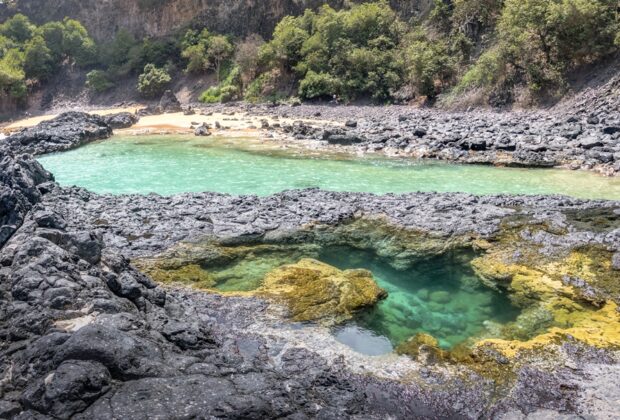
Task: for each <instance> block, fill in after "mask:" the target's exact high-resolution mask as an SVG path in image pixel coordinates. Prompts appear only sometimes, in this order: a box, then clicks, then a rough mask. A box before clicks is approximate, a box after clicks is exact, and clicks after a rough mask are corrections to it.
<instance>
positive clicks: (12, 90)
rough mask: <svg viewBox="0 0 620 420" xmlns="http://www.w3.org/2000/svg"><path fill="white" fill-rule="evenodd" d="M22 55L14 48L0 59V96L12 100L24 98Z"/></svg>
mask: <svg viewBox="0 0 620 420" xmlns="http://www.w3.org/2000/svg"><path fill="white" fill-rule="evenodd" d="M23 68H24V54H23V53H22V52H21V51H19V50H18V49H16V48H13V49H10V50H8V51H7V52H6V53H5V54H4V55H3V56H2V58H0V94H2V95H4V96H8V97H10V98H13V99H24V98H25V97H26V92H27V89H26V83H25V78H26V75H25V73H24V69H23Z"/></svg>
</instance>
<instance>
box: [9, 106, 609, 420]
mask: <svg viewBox="0 0 620 420" xmlns="http://www.w3.org/2000/svg"><path fill="white" fill-rule="evenodd" d="M64 121H65V123H64V125H66V126H67V130H69V129H73V128H72V127H73V122H74V119H73V118H71V119H66V120H64ZM49 127H50V130H54V131H57V130H60V129H61V127H59V126H49ZM40 128H41V127H40ZM73 133H74V134H73V137H72V139H69V138H67V141H66V142H62V143H49V144H47V145H46V146H45V147H42V148H40V150H45V151H52V150H54V147H56V148H57V150H64V149H65V148H66V147H67V145H69V144H72V145H79V144H80V143H81V141H82V135H81V134H82V131H81V130H74V131H73ZM43 138H47V137H43ZM11 144H15V145H17V146H19V144H21V142H15V143H11V142H10V141H9V146H10V145H11ZM54 145H55V146H54ZM18 150H19V147H18ZM34 150H38V148H36V147H34ZM0 153H2V158H1V159H0V162H2V163H1V164H0V169H2V171H1V172H0V181H1V184H0V191H2V193H1V194H2V196H1V197H2V198H0V203H2V204H1V206H2V207H0V209H1V210H3V212H2V213H0V214H1V215H2V217H3V219H2V220H1V221H0V222H1V224H2V225H3V227H2V229H3V231H4V229H5V228H4V226H10V227H9V229H11V231H10V233H9V235H8V236H7V237H6V239H4V241H5V242H4V243H0V418H16V419H20V420H24V419H32V418H37V419H46V418H61V419H108V418H123V419H134V418H135V419H137V418H174V417H186V418H202V417H211V416H212V417H216V418H218V417H225V418H277V417H283V418H285V417H288V418H369V419H373V418H377V419H379V418H386V417H390V418H428V417H440V418H444V417H450V418H481V417H483V418H494V417H498V418H500V417H502V416H503V415H504V414H506V415H507V417H508V418H511V417H516V418H522V417H523V415H524V414H530V413H536V414H535V415H536V416H541V415H546V416H548V417H549V418H558V417H560V416H561V414H575V415H582V416H587V415H594V416H600V417H613V415H614V414H615V410H617V407H616V405H615V404H616V401H617V396H618V393H620V391H619V390H618V386H617V374H618V363H619V355H618V352H617V346H618V341H617V340H619V339H620V338H619V337H618V336H617V331H616V329H615V326H616V325H617V317H618V311H617V309H616V308H617V304H618V302H620V290H619V289H618V282H617V279H618V271H617V269H616V268H614V264H615V263H614V262H613V261H616V260H617V259H618V258H617V255H618V253H619V251H620V226H619V225H618V223H619V222H618V220H619V217H620V205H619V203H618V202H609V201H585V200H577V199H570V198H566V197H545V196H498V197H477V196H472V195H467V194H433V193H418V194H407V195H401V196H396V195H388V196H383V197H380V196H375V195H371V194H354V193H336V192H325V191H319V190H304V191H288V192H283V193H281V194H277V195H274V196H270V197H255V196H244V197H234V196H229V195H223V194H214V193H201V194H182V195H178V196H174V197H160V196H156V195H150V196H136V195H134V196H99V195H97V194H93V193H90V192H88V191H85V190H83V189H80V188H61V187H59V186H58V185H56V184H54V183H52V182H50V181H51V179H52V178H51V176H50V175H49V174H47V173H46V172H45V171H44V170H43V169H42V168H41V167H40V165H38V164H36V162H34V161H33V159H32V158H31V157H29V156H14V155H13V154H11V153H10V149H8V148H7V147H4V148H2V149H0ZM4 197H9V199H7V200H5V199H4ZM10 197H16V200H14V202H15V203H16V204H15V205H13V204H12V202H11V201H10V200H11V198H10ZM5 214H7V215H8V218H6V220H5ZM205 238H207V239H208V240H209V241H211V242H215V243H219V244H222V245H225V246H235V245H240V244H253V245H256V244H260V243H271V244H274V243H282V244H292V243H300V242H302V243H303V242H304V241H311V240H316V241H317V243H321V242H322V241H340V242H342V241H343V240H346V241H349V242H351V243H352V244H353V245H355V246H356V247H360V248H364V247H368V249H374V250H376V251H377V252H380V253H381V254H382V255H385V256H389V257H393V258H394V260H395V262H396V263H398V264H402V265H406V264H410V263H412V262H413V261H415V258H419V257H421V256H424V255H434V254H436V253H440V252H444V251H445V250H446V249H450V248H452V247H463V246H470V247H477V249H480V250H487V251H488V252H487V253H486V254H485V257H484V258H483V259H482V260H480V261H479V262H478V264H477V267H479V269H480V270H481V271H482V272H483V275H484V277H485V279H487V281H491V282H492V281H498V282H505V283H507V284H508V285H511V287H513V288H514V289H515V290H516V293H517V295H516V296H517V297H523V298H524V299H526V300H536V299H541V298H544V299H547V298H550V297H551V298H553V299H560V298H561V299H562V302H559V303H561V304H562V308H560V309H561V310H560V311H559V312H558V316H563V315H564V314H566V312H565V311H564V309H565V308H567V307H569V308H570V316H571V317H576V316H577V315H578V314H579V313H585V315H584V316H583V317H580V318H581V319H579V320H578V321H579V322H582V323H583V325H582V324H579V325H578V326H577V328H580V329H581V328H583V329H584V331H586V332H587V334H584V335H583V336H581V335H576V336H573V335H571V334H570V333H564V334H563V333H562V331H554V334H553V336H552V337H551V339H549V338H545V336H544V335H542V336H541V337H542V338H540V337H539V338H538V339H534V340H530V341H524V342H522V344H519V343H521V342H512V341H508V342H505V341H501V342H492V341H491V342H485V343H483V344H481V345H480V346H479V347H477V348H476V349H475V350H474V353H473V354H472V355H469V356H467V358H463V359H460V360H461V362H460V364H456V365H455V364H453V362H446V363H443V362H442V363H441V364H440V365H436V363H439V362H440V360H439V356H438V358H436V359H435V358H431V357H428V356H429V351H428V349H420V348H419V347H416V348H415V349H411V353H416V352H417V353H419V354H424V355H426V356H425V358H417V359H416V360H415V361H414V360H412V359H407V358H405V357H401V358H397V359H381V360H380V361H379V363H377V362H376V361H373V360H376V359H373V358H368V357H366V358H364V357H361V356H359V355H355V354H353V353H352V352H350V351H346V350H345V349H343V348H342V346H338V345H337V344H336V343H335V341H334V340H333V339H330V338H329V337H330V336H329V334H327V333H326V331H325V330H322V329H320V328H318V329H317V328H310V329H306V330H301V329H300V328H299V327H298V326H297V327H294V326H291V325H289V324H288V323H286V322H283V320H282V318H280V317H279V316H277V314H274V311H273V308H270V306H269V305H268V304H267V303H266V302H264V301H263V300H261V299H258V298H256V297H230V296H228V297H227V296H221V295H218V294H212V293H204V292H200V291H195V290H191V289H187V288H173V287H166V288H163V287H161V286H160V285H158V284H157V283H155V282H153V280H152V279H151V278H150V277H148V276H147V275H145V274H143V273H141V272H140V271H138V270H136V268H135V267H134V266H133V265H132V263H131V260H130V259H131V258H137V257H153V256H156V255H158V254H160V253H165V252H166V251H167V250H169V249H170V248H174V247H175V246H179V245H180V243H181V242H191V243H193V244H196V243H199V242H198V241H199V240H201V239H202V240H205ZM373 247H374V248H373ZM532 252H538V253H540V254H541V255H543V256H544V258H549V259H550V261H549V262H548V264H546V265H544V266H540V267H539V266H536V267H531V265H532V264H534V265H536V261H535V260H534V261H532V260H530V257H531V256H532V254H531V253H532ZM575 252H576V253H577V254H578V255H577V257H578V258H576V260H575V261H573V260H572V259H570V258H569V260H566V261H565V260H564V259H563V258H566V255H569V256H572V255H574V253H575ZM571 258H572V257H571ZM532 270H541V272H543V271H544V273H545V274H546V275H548V276H550V277H549V278H548V279H547V278H545V279H544V281H543V282H541V286H543V287H542V290H539V289H538V288H537V287H535V286H536V285H537V284H538V283H537V281H538V279H537V277H536V276H533V275H531V271H532ZM597 270H599V271H600V270H602V271H603V272H604V273H605V274H606V275H605V276H603V277H600V276H596V272H597ZM614 270H615V271H614ZM565 273H566V274H567V275H566V279H565V281H564V277H563V274H565ZM593 273H594V274H593ZM556 276H560V277H561V280H560V281H558V280H557V279H556ZM526 286H529V287H526ZM519 288H522V289H519ZM541 292H542V293H541ZM566 299H568V300H566ZM584 302H585V303H584ZM603 302H605V303H606V304H605V306H602V303H603ZM543 303H547V302H546V301H545V302H543ZM597 305H598V306H597ZM599 307H600V309H599ZM584 311H585V312H584ZM589 319H593V320H594V322H595V324H588V323H587V320H589ZM606 319H613V320H614V322H615V323H614V324H609V323H608V322H607V323H606ZM525 321H527V322H531V317H529V318H528V319H527V320H524V322H525ZM601 326H604V328H603V327H601ZM599 330H601V331H599ZM566 331H569V332H574V331H572V330H566ZM599 332H602V333H601V334H599ZM418 341H423V343H421V344H420V346H421V345H424V346H427V347H432V340H418ZM414 344H415V343H414ZM612 344H613V345H612ZM441 357H443V356H441ZM403 369H404V370H403ZM404 372H406V373H407V375H404ZM405 377H406V378H408V379H409V380H402V378H405ZM394 378H396V379H394Z"/></svg>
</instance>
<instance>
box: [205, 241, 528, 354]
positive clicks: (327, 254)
mask: <svg viewBox="0 0 620 420" xmlns="http://www.w3.org/2000/svg"><path fill="white" fill-rule="evenodd" d="M473 256H474V255H473V253H470V252H464V251H461V252H449V253H446V254H445V255H442V256H441V257H436V258H433V259H430V260H424V261H420V262H418V263H417V264H415V266H414V267H413V268H410V269H407V270H397V269H395V268H394V267H392V266H391V265H390V264H389V261H388V260H386V259H385V258H381V257H379V256H377V255H376V254H375V253H373V252H369V251H363V250H358V249H355V248H352V247H349V246H342V247H327V248H323V249H321V248H319V247H306V248H297V249H296V248H294V247H291V249H290V250H289V251H288V252H287V251H286V250H282V249H280V250H278V251H275V252H274V251H267V252H257V253H252V254H251V255H249V256H248V257H247V258H243V259H238V260H236V261H234V262H232V263H229V264H226V265H222V266H211V267H210V266H205V267H204V268H205V269H206V270H207V271H208V272H209V273H211V274H212V275H213V276H214V278H215V279H216V280H217V284H216V286H215V288H216V289H218V290H222V291H236V290H241V291H247V290H253V289H256V288H258V287H259V286H260V284H261V282H262V279H263V278H264V276H265V275H266V274H267V273H268V272H269V271H271V270H273V269H274V268H276V267H278V266H281V265H283V264H292V263H296V262H297V261H299V260H300V259H302V258H315V259H318V260H320V261H323V262H325V263H327V264H330V265H333V266H335V267H337V268H340V269H343V270H344V269H350V268H366V269H368V270H370V271H371V272H372V273H373V276H374V278H375V281H376V282H377V284H378V285H379V286H380V287H382V288H383V289H385V290H386V291H387V292H388V297H387V298H386V299H384V300H382V301H381V302H380V303H378V304H377V305H376V306H375V307H374V308H372V309H370V310H366V311H362V312H360V313H358V314H356V317H355V319H354V320H352V321H350V322H347V323H346V324H344V325H340V326H338V327H335V328H334V329H333V334H334V336H335V337H336V339H337V340H338V341H340V342H342V343H344V344H346V345H348V346H350V347H351V348H353V349H354V350H356V351H358V352H360V353H364V354H368V355H380V354H386V353H389V352H391V351H392V350H393V349H394V347H396V346H398V345H399V344H401V343H402V342H404V341H406V340H407V339H408V338H410V337H412V336H414V335H415V334H417V333H428V334H431V335H433V336H434V337H435V338H436V339H437V340H438V341H439V345H440V346H441V347H443V348H451V347H453V346H454V345H456V344H459V343H461V342H463V341H466V340H467V339H468V338H470V337H477V336H480V335H488V333H489V332H490V330H488V329H487V327H490V328H491V330H497V327H498V325H501V324H505V323H507V322H511V321H514V320H515V319H516V317H517V315H518V314H519V310H518V309H517V308H515V307H514V306H513V305H512V304H511V303H510V301H509V299H508V297H507V296H506V295H505V294H503V293H501V292H499V291H495V290H491V289H489V288H487V287H485V286H484V285H482V284H481V283H480V281H479V280H478V278H477V277H476V276H475V274H474V273H473V271H472V270H471V268H470V266H469V261H470V260H471V258H473Z"/></svg>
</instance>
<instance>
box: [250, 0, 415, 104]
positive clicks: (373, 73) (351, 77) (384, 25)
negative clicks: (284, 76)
mask: <svg viewBox="0 0 620 420" xmlns="http://www.w3.org/2000/svg"><path fill="white" fill-rule="evenodd" d="M405 29H406V28H405V25H404V24H403V22H402V21H401V20H400V19H399V18H398V16H397V15H396V13H395V12H394V11H393V10H392V9H391V8H390V6H389V5H388V3H387V2H386V1H378V2H374V3H364V4H361V5H354V6H352V7H351V8H350V9H344V10H340V11H336V10H334V9H332V8H331V7H329V6H323V7H321V8H320V9H319V10H318V12H316V13H315V12H312V11H306V13H304V14H303V15H302V16H299V17H296V18H295V17H286V18H284V19H283V20H282V21H281V22H280V23H279V24H278V25H277V27H276V29H275V31H274V36H273V40H272V41H270V42H269V43H268V44H265V45H264V46H263V47H262V48H261V62H262V65H263V66H264V67H265V68H264V70H265V71H272V70H274V69H280V70H281V71H283V72H288V73H292V74H294V75H295V76H297V77H298V78H299V80H300V84H299V94H300V95H301V96H302V97H303V98H308V99H309V98H314V97H320V96H331V95H339V96H342V97H344V98H347V99H355V98H356V97H360V96H366V97H372V98H374V99H376V100H379V101H383V100H386V99H389V98H390V96H391V93H392V92H393V91H395V90H396V89H398V87H399V86H400V85H401V84H402V75H403V60H402V59H401V54H400V53H399V51H400V44H401V41H402V37H403V35H404V33H405Z"/></svg>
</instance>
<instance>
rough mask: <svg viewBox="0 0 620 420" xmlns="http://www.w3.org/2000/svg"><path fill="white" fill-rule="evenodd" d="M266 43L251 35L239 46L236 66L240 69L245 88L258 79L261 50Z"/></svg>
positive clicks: (236, 54)
mask: <svg viewBox="0 0 620 420" xmlns="http://www.w3.org/2000/svg"><path fill="white" fill-rule="evenodd" d="M264 43H265V41H263V39H262V38H261V37H260V36H259V35H250V36H248V37H246V38H245V39H244V40H243V41H241V42H240V43H239V44H238V45H237V52H236V53H235V65H236V66H237V67H238V68H239V72H240V74H241V80H242V84H243V87H246V86H247V85H248V84H249V83H250V82H251V81H252V80H254V78H256V76H257V74H258V70H259V65H260V50H261V47H262V45H263V44H264Z"/></svg>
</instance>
